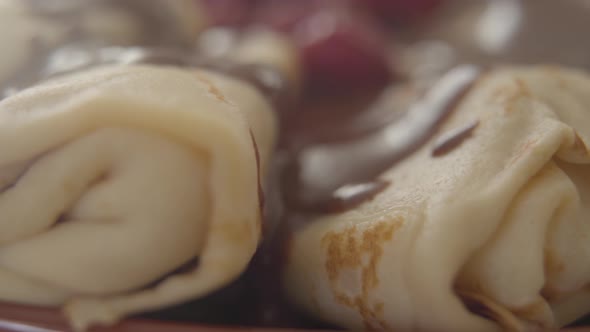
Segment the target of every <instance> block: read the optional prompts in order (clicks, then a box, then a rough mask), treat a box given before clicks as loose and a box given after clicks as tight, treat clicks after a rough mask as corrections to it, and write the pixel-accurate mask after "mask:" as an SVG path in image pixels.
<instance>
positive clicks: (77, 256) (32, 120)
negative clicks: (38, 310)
mask: <svg viewBox="0 0 590 332" xmlns="http://www.w3.org/2000/svg"><path fill="white" fill-rule="evenodd" d="M275 128H276V124H275V118H274V115H273V113H272V111H271V108H270V106H269V104H268V102H267V101H266V99H265V98H264V97H263V96H262V95H261V94H260V93H259V92H258V91H257V90H255V89H254V88H253V87H251V86H250V85H248V84H246V83H243V82H241V81H237V80H233V79H231V78H229V77H226V76H221V75H219V74H214V73H212V72H207V71H202V70H186V69H175V68H171V67H170V68H167V67H155V66H154V67H150V66H125V67H123V66H120V67H100V68H97V69H93V70H90V71H83V72H80V73H77V74H73V75H71V76H65V77H62V78H59V79H57V80H53V81H49V82H47V83H44V84H42V85H38V86H36V87H33V88H30V89H28V90H24V91H23V92H20V93H19V94H17V95H15V96H13V97H9V98H7V99H5V100H3V101H2V102H0V147H1V149H2V151H3V152H2V154H1V156H0V178H1V181H2V192H1V193H0V300H1V301H9V302H16V303H25V304H33V305H42V306H56V307H62V308H63V310H64V312H65V314H66V315H67V316H68V318H69V319H70V320H71V323H72V325H73V327H75V328H76V329H85V328H87V327H88V326H90V325H93V324H99V323H102V324H111V323H114V322H116V321H117V320H119V319H121V318H122V317H125V316H127V315H130V314H134V313H138V312H141V311H147V310H154V309H158V308H161V307H164V306H168V305H172V304H178V303H180V302H183V301H185V300H189V299H193V298H198V297H201V296H203V295H206V294H208V293H210V292H212V291H214V290H216V289H218V288H220V287H223V286H224V285H227V284H228V283H230V282H231V281H233V280H234V279H236V278H237V277H238V276H239V275H240V273H241V272H242V271H244V269H245V268H246V266H247V265H248V263H249V261H250V259H251V257H252V255H253V254H254V252H255V250H256V247H257V244H258V242H259V239H260V228H261V204H262V203H261V197H259V186H260V182H259V181H260V179H259V176H262V174H264V168H265V165H266V162H267V161H268V159H269V155H270V153H271V149H272V145H273V142H274V140H275ZM197 260H198V264H193V265H190V264H189V266H188V267H187V263H190V262H196V261H197ZM180 267H184V268H183V269H182V270H184V272H176V273H174V271H175V270H178V269H179V268H180Z"/></svg>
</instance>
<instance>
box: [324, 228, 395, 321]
mask: <svg viewBox="0 0 590 332" xmlns="http://www.w3.org/2000/svg"><path fill="white" fill-rule="evenodd" d="M402 223H403V220H402V219H401V218H400V219H397V220H389V221H386V222H381V223H377V224H375V225H372V226H371V227H369V228H368V229H367V230H365V231H364V232H363V233H362V235H361V236H360V238H358V235H357V234H358V229H357V227H356V226H352V227H350V228H348V229H346V230H344V231H342V232H339V233H337V232H329V233H327V234H326V235H325V236H324V237H323V238H322V246H324V247H326V251H327V256H328V257H327V260H326V263H325V268H326V271H327V273H328V278H329V280H330V283H331V285H332V291H333V293H334V296H335V298H336V301H338V302H339V303H341V304H343V305H345V306H347V307H350V308H353V309H355V310H356V311H357V312H359V314H360V315H361V316H362V317H363V321H364V325H365V328H366V329H367V330H376V329H384V328H388V326H387V324H386V323H385V322H384V321H383V319H382V318H381V317H382V315H383V310H384V309H383V307H384V304H383V302H379V303H377V304H375V305H371V301H370V300H369V293H370V291H371V290H373V289H375V288H376V287H377V286H378V285H379V277H378V275H377V265H378V263H379V260H380V259H381V257H382V256H383V248H382V245H383V243H384V242H386V241H389V240H391V239H392V238H393V235H394V234H395V231H396V230H397V229H399V228H400V227H401V225H402ZM359 269H360V272H361V284H360V285H359V286H360V287H359V288H360V289H359V290H357V291H356V294H354V291H355V290H354V289H342V288H341V287H340V285H339V282H338V281H339V277H340V274H341V272H342V271H344V270H348V272H351V270H352V272H354V271H355V270H359Z"/></svg>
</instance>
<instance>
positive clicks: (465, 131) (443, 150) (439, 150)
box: [432, 121, 479, 157]
mask: <svg viewBox="0 0 590 332" xmlns="http://www.w3.org/2000/svg"><path fill="white" fill-rule="evenodd" d="M478 125H479V121H474V122H472V123H471V124H468V125H466V126H465V127H463V128H461V129H459V130H458V131H454V132H451V133H450V135H449V136H444V137H442V138H441V140H440V141H437V142H436V143H435V145H434V147H433V149H432V156H433V157H442V156H444V155H446V154H448V153H450V152H451V151H453V150H454V149H456V148H458V147H459V146H460V145H461V144H462V143H463V142H464V141H465V140H466V139H468V138H470V137H471V136H472V135H473V131H474V130H475V129H476V128H477V126H478Z"/></svg>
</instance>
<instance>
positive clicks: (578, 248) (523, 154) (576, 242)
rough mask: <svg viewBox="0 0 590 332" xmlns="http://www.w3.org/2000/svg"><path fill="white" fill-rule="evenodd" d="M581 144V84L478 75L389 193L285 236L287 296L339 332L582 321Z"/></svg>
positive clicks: (588, 292)
mask: <svg viewBox="0 0 590 332" xmlns="http://www.w3.org/2000/svg"><path fill="white" fill-rule="evenodd" d="M589 143H590V78H589V77H588V76H587V75H586V74H585V73H582V72H578V71H575V70H571V69H566V68H560V67H524V68H520V67H518V68H504V69H498V70H493V71H489V72H487V73H485V74H484V75H482V76H481V77H480V78H479V79H478V80H477V82H476V83H475V85H474V86H473V87H472V88H471V90H470V91H469V92H468V93H467V95H466V96H465V97H464V98H463V99H462V100H461V101H460V103H459V104H458V105H457V106H456V108H455V109H454V111H453V113H452V114H451V115H450V117H449V118H448V119H447V120H446V121H445V122H444V123H443V125H442V127H441V129H440V130H439V131H438V132H437V134H436V135H435V136H434V137H433V138H432V139H431V140H430V141H429V142H428V143H427V144H426V145H424V146H422V147H421V148H420V149H419V150H418V151H416V152H415V153H414V154H412V155H411V156H410V157H409V158H407V159H406V160H404V161H403V162H401V163H400V164H398V165H396V166H395V167H392V168H391V169H390V170H389V171H387V172H385V173H383V174H382V175H381V177H380V179H381V180H383V181H388V182H389V183H390V185H389V187H388V188H387V189H385V190H384V191H382V192H381V193H379V194H378V195H377V196H376V197H375V198H374V199H373V200H372V201H369V202H365V203H363V204H362V205H361V206H359V207H357V208H355V209H353V210H351V211H347V212H342V213H339V214H334V215H329V216H323V217H319V218H317V219H315V220H312V221H310V223H309V224H307V225H306V226H305V227H303V228H301V229H299V230H297V231H296V232H295V233H294V235H293V238H292V242H291V243H290V244H289V255H288V259H287V262H286V267H285V273H284V285H285V290H286V292H287V293H288V294H289V296H290V298H291V299H292V300H293V301H294V302H296V303H298V304H299V305H300V306H301V307H302V308H305V309H306V310H307V311H309V312H310V313H312V314H314V315H316V316H317V317H319V318H322V319H324V320H326V321H328V322H332V323H335V324H338V325H341V326H343V327H347V328H350V329H372V330H406V329H407V330H422V331H425V330H432V331H434V330H436V331H493V330H499V329H505V330H526V329H529V328H537V327H542V328H554V327H559V326H563V325H565V324H568V323H570V322H572V321H573V320H575V319H576V318H579V317H581V316H583V315H584V314H586V313H588V312H590V287H588V285H589V284H588V283H589V282H590V213H589V212H590V211H589V210H590V165H588V164H589V163H590V154H589V152H588V149H587V146H588V144H589ZM342 167H346V165H343V166H342Z"/></svg>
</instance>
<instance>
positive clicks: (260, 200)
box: [250, 130, 264, 220]
mask: <svg viewBox="0 0 590 332" xmlns="http://www.w3.org/2000/svg"><path fill="white" fill-rule="evenodd" d="M250 138H251V139H252V147H253V148H254V155H255V156H256V178H257V179H256V180H257V182H258V206H259V207H260V214H261V218H263V220H264V190H263V188H262V177H261V174H260V151H259V150H258V144H257V143H256V138H254V134H253V133H252V130H250Z"/></svg>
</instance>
